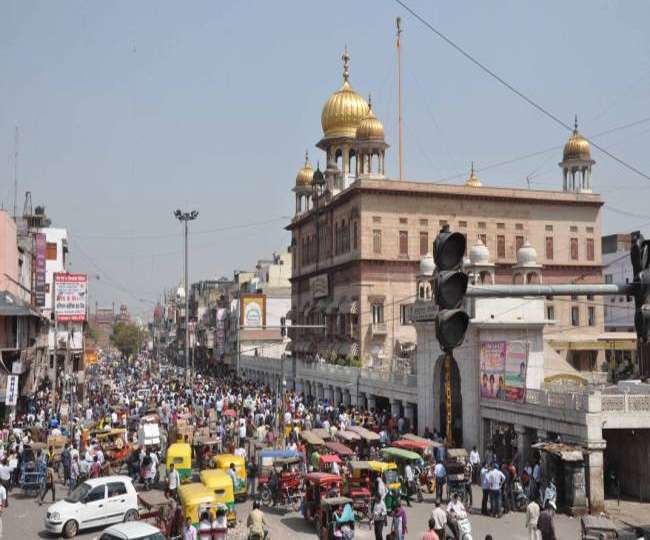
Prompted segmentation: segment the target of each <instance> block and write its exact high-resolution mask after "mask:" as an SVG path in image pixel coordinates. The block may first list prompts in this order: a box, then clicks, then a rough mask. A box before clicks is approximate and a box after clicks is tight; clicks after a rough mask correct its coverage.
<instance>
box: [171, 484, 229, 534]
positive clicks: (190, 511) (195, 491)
mask: <svg viewBox="0 0 650 540" xmlns="http://www.w3.org/2000/svg"><path fill="white" fill-rule="evenodd" d="M178 499H179V501H180V503H181V509H182V511H183V519H185V518H188V517H189V518H190V519H191V520H192V524H193V525H195V526H198V524H199V521H200V520H201V514H202V513H203V512H216V511H217V508H218V507H219V503H218V502H217V496H216V495H215V493H214V491H212V490H211V489H209V488H207V487H205V486H204V485H203V484H201V483H199V482H194V483H192V484H185V485H183V486H180V487H179V488H178Z"/></svg>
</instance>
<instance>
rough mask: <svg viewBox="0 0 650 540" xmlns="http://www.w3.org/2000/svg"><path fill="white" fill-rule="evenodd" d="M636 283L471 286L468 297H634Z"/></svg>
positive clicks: (468, 288)
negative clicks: (590, 295)
mask: <svg viewBox="0 0 650 540" xmlns="http://www.w3.org/2000/svg"><path fill="white" fill-rule="evenodd" d="M637 287H638V285H637V284H636V283H607V284H593V285H575V284H567V285H469V286H468V287H467V293H466V296H470V297H473V298H481V297H482V298H507V297H521V296H577V295H588V294H593V295H596V296H613V295H621V296H622V295H629V296H633V295H634V291H635V290H636V288H637Z"/></svg>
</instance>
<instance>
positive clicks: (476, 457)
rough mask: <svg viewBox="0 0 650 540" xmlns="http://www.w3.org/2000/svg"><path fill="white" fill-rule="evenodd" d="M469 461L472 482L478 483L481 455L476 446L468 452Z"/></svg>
mask: <svg viewBox="0 0 650 540" xmlns="http://www.w3.org/2000/svg"><path fill="white" fill-rule="evenodd" d="M469 462H470V464H471V465H472V482H473V483H474V484H478V481H479V471H480V470H481V455H480V454H479V453H478V450H477V449H476V446H475V447H474V448H472V451H471V452H470V453H469Z"/></svg>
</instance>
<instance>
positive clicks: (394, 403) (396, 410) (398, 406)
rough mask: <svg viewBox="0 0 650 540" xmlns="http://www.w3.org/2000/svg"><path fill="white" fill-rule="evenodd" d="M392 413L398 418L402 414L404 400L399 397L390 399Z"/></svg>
mask: <svg viewBox="0 0 650 540" xmlns="http://www.w3.org/2000/svg"><path fill="white" fill-rule="evenodd" d="M390 413H391V414H392V415H393V416H395V417H396V418H399V417H400V415H401V414H402V402H401V401H400V400H399V399H391V400H390Z"/></svg>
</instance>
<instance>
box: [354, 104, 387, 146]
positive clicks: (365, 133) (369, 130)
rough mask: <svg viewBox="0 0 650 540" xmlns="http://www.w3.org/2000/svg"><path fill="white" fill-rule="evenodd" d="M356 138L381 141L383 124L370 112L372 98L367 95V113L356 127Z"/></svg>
mask: <svg viewBox="0 0 650 540" xmlns="http://www.w3.org/2000/svg"><path fill="white" fill-rule="evenodd" d="M357 139H358V140H363V141H377V140H379V141H383V140H384V126H383V124H382V123H381V122H380V121H379V120H378V119H377V117H376V116H375V113H374V112H372V98H371V97H370V96H368V114H367V115H366V117H365V118H364V119H363V120H362V121H361V123H360V124H359V127H357Z"/></svg>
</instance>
